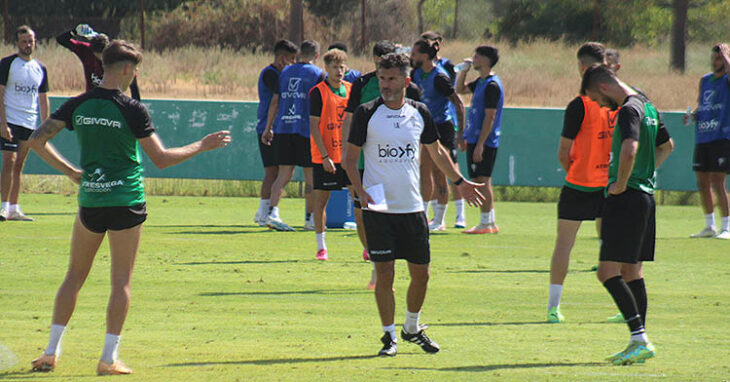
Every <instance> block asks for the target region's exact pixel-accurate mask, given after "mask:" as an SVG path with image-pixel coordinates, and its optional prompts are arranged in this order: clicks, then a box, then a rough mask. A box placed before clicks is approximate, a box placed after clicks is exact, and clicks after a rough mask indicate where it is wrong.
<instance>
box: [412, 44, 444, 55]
mask: <svg viewBox="0 0 730 382" xmlns="http://www.w3.org/2000/svg"><path fill="white" fill-rule="evenodd" d="M413 46H414V47H416V48H418V52H419V53H425V54H427V55H428V58H430V59H433V58H434V57H436V55H437V54H438V52H439V49H441V44H439V42H438V40H426V39H420V40H418V41H416V43H415V44H413Z"/></svg>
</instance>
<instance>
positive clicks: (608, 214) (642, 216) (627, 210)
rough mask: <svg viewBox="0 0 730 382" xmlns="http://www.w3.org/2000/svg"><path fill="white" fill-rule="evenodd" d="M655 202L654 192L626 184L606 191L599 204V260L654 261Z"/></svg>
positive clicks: (620, 261)
mask: <svg viewBox="0 0 730 382" xmlns="http://www.w3.org/2000/svg"><path fill="white" fill-rule="evenodd" d="M655 241H656V203H655V202H654V196H653V195H649V194H647V193H645V192H641V191H638V190H634V189H632V188H629V189H627V190H626V192H624V193H623V194H621V195H615V196H614V195H609V196H608V197H607V198H606V203H605V205H604V208H603V224H602V225H601V255H600V260H601V261H615V262H619V263H629V264H636V263H637V262H639V261H654V242H655Z"/></svg>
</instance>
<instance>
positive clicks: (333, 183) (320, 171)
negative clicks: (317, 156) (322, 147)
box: [312, 163, 350, 191]
mask: <svg viewBox="0 0 730 382" xmlns="http://www.w3.org/2000/svg"><path fill="white" fill-rule="evenodd" d="M312 166H313V168H312V173H313V174H314V189H315V190H325V191H335V190H341V189H343V188H345V187H347V186H349V185H350V179H349V178H348V177H347V174H346V173H345V170H343V169H342V165H340V164H339V163H335V173H334V174H332V173H329V172H327V171H325V170H324V165H322V164H321V163H314V164H312Z"/></svg>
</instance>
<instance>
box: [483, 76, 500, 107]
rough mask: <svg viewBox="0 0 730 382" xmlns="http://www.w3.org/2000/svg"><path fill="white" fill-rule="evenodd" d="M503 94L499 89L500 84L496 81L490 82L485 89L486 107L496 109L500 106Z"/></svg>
mask: <svg viewBox="0 0 730 382" xmlns="http://www.w3.org/2000/svg"><path fill="white" fill-rule="evenodd" d="M501 96H502V91H501V90H500V89H499V85H497V83H496V82H490V83H489V85H487V88H486V89H484V108H485V109H496V108H497V106H499V98H500V97H501Z"/></svg>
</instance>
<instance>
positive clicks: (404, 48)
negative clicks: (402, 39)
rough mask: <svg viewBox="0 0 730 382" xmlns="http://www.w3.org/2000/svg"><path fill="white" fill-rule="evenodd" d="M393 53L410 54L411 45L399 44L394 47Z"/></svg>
mask: <svg viewBox="0 0 730 382" xmlns="http://www.w3.org/2000/svg"><path fill="white" fill-rule="evenodd" d="M395 54H405V55H407V56H410V55H411V47H410V46H400V47H398V48H396V49H395Z"/></svg>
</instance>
